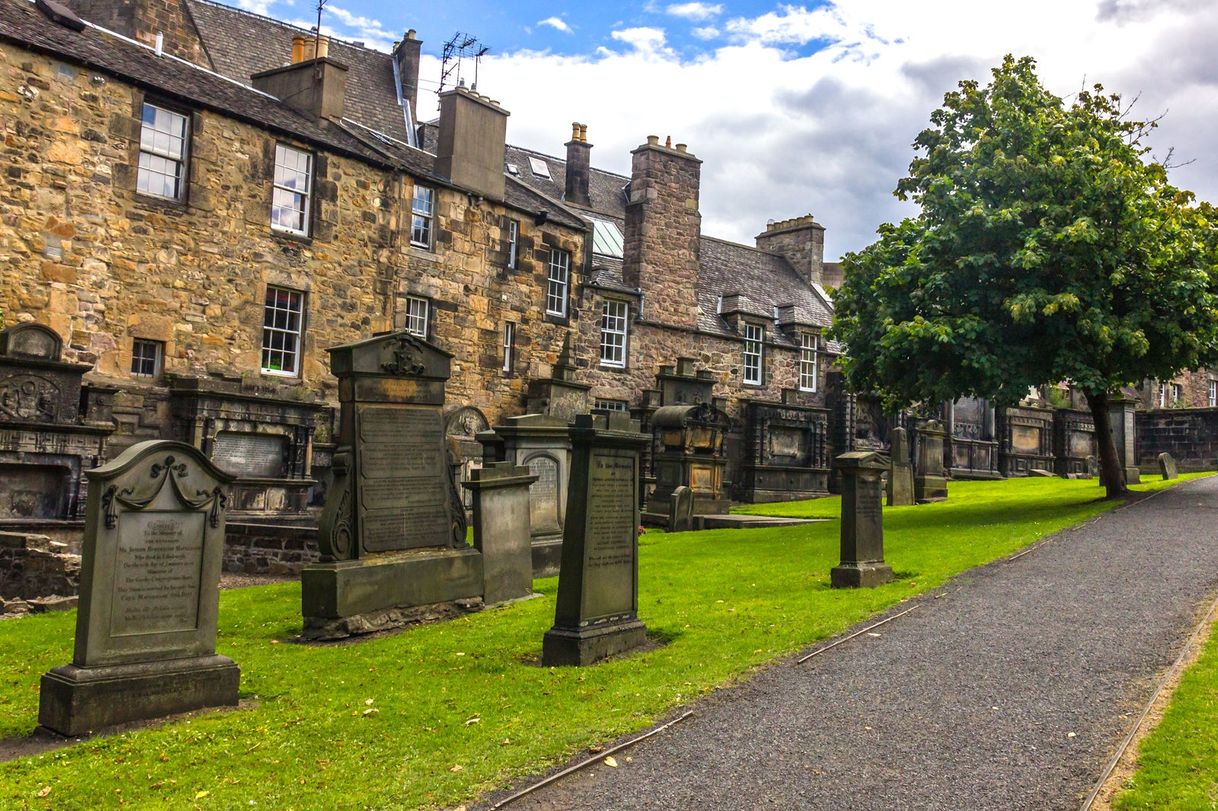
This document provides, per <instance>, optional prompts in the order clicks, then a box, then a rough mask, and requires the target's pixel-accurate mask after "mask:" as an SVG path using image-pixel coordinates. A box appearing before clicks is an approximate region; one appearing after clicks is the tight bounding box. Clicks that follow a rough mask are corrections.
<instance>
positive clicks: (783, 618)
mask: <svg viewBox="0 0 1218 811" xmlns="http://www.w3.org/2000/svg"><path fill="white" fill-rule="evenodd" d="M1167 484H1168V483H1166V482H1160V481H1156V482H1151V483H1149V484H1147V485H1142V486H1140V488H1139V489H1143V490H1148V489H1157V488H1160V487H1162V486H1166V485H1167ZM1098 496H1099V488H1098V487H1097V486H1096V485H1095V483H1094V482H1089V481H1064V480H1061V479H1024V480H1011V481H1002V482H961V483H955V482H953V483H952V484H951V498H950V500H949V501H947V502H945V503H942V504H935V505H926V506H920V507H899V508H893V509H888V510H886V511H885V524H886V557H887V560H888V562H889V563H890V565H892V567H893V568H894V569H895V570H896V572H897V575H898V579H897V581H896V582H894V583H891V584H889V585H886V586H883V587H880V588H877V589H872V590H851V591H839V590H832V589H830V588H829V582H828V580H829V569H830V568H831V567H832V566H833V565H834V564H835V563H836V562H837V561H836V555H837V552H838V524H837V523H836V522H828V523H821V524H809V525H805V526H798V527H788V528H764V529H756V530H718V531H709V532H700V533H676V534H663V533H654V534H648V535H644V536H643V537H642V538H641V539H640V552H639V558H640V566H639V615H640V618H641V619H642V620H643V621H644V622H645V623H646V624H647V626H648V628H649V630H650V631H651V632H653V633H654V634H656V635H658V636H660V637H661V638H663V639H665V640H666V641H667V642H668V644H666V645H664V646H663V647H660V648H658V649H655V650H651V651H648V652H647V653H644V654H640V655H636V656H634V657H630V658H628V659H623V660H619V661H613V662H608V663H603V664H600V665H598V666H595V667H590V668H555V669H551V668H543V667H539V666H537V665H536V663H535V662H536V658H537V656H538V655H539V653H540V649H541V637H542V633H543V632H544V631H545V630H546V629H547V628H549V626H550V624H551V623H552V621H553V616H554V597H555V592H556V588H557V580H556V579H554V578H550V579H546V580H540V581H537V583H536V587H537V589H538V590H539V591H540V592H541V593H542V594H543V598H542V599H536V600H531V601H527V602H523V603H517V604H514V605H511V606H508V607H505V608H501V609H494V610H488V611H484V612H481V613H479V614H473V615H469V616H467V617H464V618H461V619H458V620H454V621H451V622H446V623H441V624H436V625H431V626H427V627H421V628H416V629H413V630H410V631H407V632H404V633H400V634H396V635H391V636H383V637H380V638H376V639H368V640H364V641H361V642H358V643H355V644H349V645H341V646H333V645H332V646H304V645H298V644H294V643H292V642H291V641H290V640H291V638H292V637H293V636H294V635H295V634H296V633H297V632H298V631H299V629H300V615H299V610H300V609H299V605H300V589H299V586H298V585H297V584H282V585H273V586H262V587H254V588H246V589H238V590H231V591H226V592H224V593H223V595H222V598H221V605H220V629H219V640H220V644H219V649H220V652H221V653H224V654H226V655H229V656H231V657H232V658H233V659H234V660H236V661H237V663H238V664H239V665H240V666H241V669H242V681H241V693H242V698H243V700H244V701H246V702H247V706H245V707H243V708H242V709H240V710H234V711H225V712H212V713H206V714H201V715H198V716H195V717H191V718H189V719H180V720H177V721H172V722H169V723H165V724H161V725H158V726H154V727H150V728H145V729H140V730H135V731H131V732H127V733H124V734H121V735H115V736H112V737H107V738H95V739H92V740H89V741H86V742H84V743H80V744H77V745H74V746H71V747H69V748H65V749H60V750H57V751H54V752H49V753H45V754H42V755H37V756H31V757H26V758H22V759H19V760H14V761H11V762H8V763H5V764H0V807H15V808H24V807H31V808H56V809H70V808H97V807H107V806H118V805H128V806H131V807H164V806H171V807H175V808H176V807H183V808H184V807H191V806H192V805H197V806H199V807H206V806H210V807H217V808H232V807H236V806H242V807H249V805H251V804H256V805H257V806H260V807H268V806H269V807H274V808H318V807H335V808H338V807H350V808H362V807H406V808H411V807H420V806H422V807H437V806H451V805H455V804H457V803H459V802H462V801H464V800H468V799H470V798H471V797H474V796H475V795H477V794H479V793H481V792H484V791H487V790H490V789H494V788H496V787H500V786H502V785H504V784H506V783H508V782H510V781H513V780H515V779H517V778H519V777H521V776H523V775H526V774H530V773H536V772H539V771H543V770H545V769H546V768H548V767H550V766H552V765H554V764H556V763H560V762H562V761H564V760H566V759H567V758H569V757H570V756H571V755H573V754H575V753H577V752H579V751H580V750H582V749H584V748H586V747H588V746H591V745H593V744H596V743H599V742H603V741H606V740H608V739H612V738H614V737H616V736H618V735H621V734H623V733H629V732H634V731H637V730H640V729H643V728H645V727H647V726H648V725H650V724H652V723H654V722H655V721H656V720H657V719H659V718H661V717H663V716H664V715H665V714H666V713H668V712H670V711H671V710H672V709H673V708H674V707H676V706H678V705H680V704H682V703H685V702H688V701H690V700H692V699H694V698H696V697H698V696H700V695H702V694H704V693H706V692H708V691H710V690H713V689H715V688H716V687H720V686H723V685H725V684H729V683H731V682H733V681H735V680H738V679H740V678H742V677H744V676H745V675H747V673H748V672H749V671H750V670H751V669H753V668H756V667H758V666H760V665H763V664H765V663H767V662H770V661H773V660H774V659H777V658H779V657H782V656H784V655H786V654H789V653H791V652H793V651H796V650H798V649H800V648H802V647H804V646H806V645H808V644H810V643H812V642H815V641H817V640H820V639H824V638H826V637H830V636H833V635H835V634H837V633H839V632H841V631H842V630H844V629H845V628H848V627H849V626H850V625H852V624H854V623H857V622H859V621H861V620H863V619H865V618H866V617H868V616H870V615H873V614H875V613H876V612H878V611H882V610H884V609H885V608H887V607H889V606H891V605H893V604H894V603H897V602H899V601H901V600H903V599H906V598H908V597H910V596H912V595H914V594H918V593H920V592H923V591H926V590H927V589H933V588H935V587H937V586H939V585H941V584H942V583H943V582H944V581H946V580H947V579H949V578H950V577H952V576H954V575H956V574H958V573H960V572H962V571H964V570H966V569H969V568H972V567H974V566H977V565H980V564H983V563H986V562H988V561H991V560H994V559H996V558H999V557H1002V556H1004V555H1008V554H1010V553H1012V552H1014V551H1016V550H1018V549H1020V548H1021V547H1024V546H1026V545H1028V544H1030V543H1033V542H1034V541H1036V540H1037V539H1039V538H1041V537H1043V536H1045V535H1047V534H1049V533H1052V532H1055V531H1057V530H1059V529H1062V528H1064V527H1067V526H1071V525H1074V524H1077V523H1079V522H1081V521H1084V520H1086V519H1088V518H1091V517H1093V516H1095V515H1097V514H1099V513H1101V512H1103V511H1105V510H1107V509H1109V508H1110V507H1111V506H1112V505H1111V504H1108V503H1105V502H1102V501H1099V500H1098ZM823 506H824V505H818V504H810V503H807V502H805V503H803V504H802V506H800V505H798V504H788V505H782V508H783V509H784V510H788V509H789V510H800V509H802V510H804V511H807V512H817V511H819V510H821V509H823ZM74 622H75V616H74V614H71V613H68V614H55V615H42V616H35V617H29V618H26V619H22V620H18V621H8V622H3V623H0V738H5V737H11V736H20V735H25V734H28V733H30V732H31V730H32V729H33V727H34V725H35V722H36V718H37V708H38V679H39V677H40V675H41V674H42V673H43V672H45V671H46V670H48V669H49V668H51V667H54V666H56V665H60V664H64V663H66V662H68V661H69V660H70V658H71V647H72V634H73V627H74ZM369 710H375V712H368V711H369ZM40 795H41V796H40Z"/></svg>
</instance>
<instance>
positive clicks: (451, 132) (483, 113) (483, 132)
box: [436, 87, 511, 200]
mask: <svg viewBox="0 0 1218 811" xmlns="http://www.w3.org/2000/svg"><path fill="white" fill-rule="evenodd" d="M509 115H511V113H509V112H508V111H507V110H505V109H503V108H502V107H500V106H499V103H498V102H496V101H493V100H492V99H489V98H487V97H486V96H482V95H479V94H478V93H477V92H475V91H473V90H470V89H469V88H466V87H458V88H457V89H455V90H449V91H447V92H445V93H441V94H440V135H439V141H438V142H437V144H436V174H438V175H440V176H441V177H446V178H448V179H449V180H451V181H452V182H453V184H454V185H456V186H459V187H460V188H462V189H465V190H467V191H472V192H476V193H477V194H481V195H483V196H485V197H489V198H490V199H492V200H502V199H503V184H504V180H503V150H504V145H505V144H506V141H507V119H508V116H509Z"/></svg>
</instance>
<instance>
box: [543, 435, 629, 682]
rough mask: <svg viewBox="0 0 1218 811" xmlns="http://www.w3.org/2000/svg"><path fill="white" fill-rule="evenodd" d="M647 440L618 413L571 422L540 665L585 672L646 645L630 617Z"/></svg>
mask: <svg viewBox="0 0 1218 811" xmlns="http://www.w3.org/2000/svg"><path fill="white" fill-rule="evenodd" d="M648 441H649V438H648V436H647V435H646V434H643V433H640V432H639V424H638V422H637V421H635V420H631V419H630V418H629V417H628V416H627V415H625V414H610V415H608V416H607V417H601V416H596V417H593V416H582V417H577V418H576V420H575V425H574V426H572V428H571V444H572V449H573V451H572V459H571V487H570V490H569V493H568V497H567V523H566V529H565V532H564V535H563V546H562V569H561V571H560V572H559V576H558V605H557V608H556V609H555V612H554V627H553V628H551V629H550V630H549V631H547V632H546V634H545V638H544V640H543V642H542V663H543V664H545V665H588V664H592V663H593V662H596V661H598V660H600V659H604V658H606V657H608V656H613V655H615V654H618V653H622V652H624V651H627V650H630V649H631V648H635V647H637V646H639V645H641V644H642V643H643V641H644V640H645V638H646V628H644V627H643V623H641V622H640V621H639V618H638V605H639V560H638V549H639V546H638V526H639V508H638V500H637V494H638V487H639V452H640V451H641V450H642V448H643V446H645V445H646V444H647V443H648Z"/></svg>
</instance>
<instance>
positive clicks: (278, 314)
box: [262, 285, 304, 376]
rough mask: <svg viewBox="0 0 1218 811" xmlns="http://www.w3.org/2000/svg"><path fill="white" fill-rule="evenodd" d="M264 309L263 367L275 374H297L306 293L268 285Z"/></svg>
mask: <svg viewBox="0 0 1218 811" xmlns="http://www.w3.org/2000/svg"><path fill="white" fill-rule="evenodd" d="M262 312H263V316H262V371H264V372H266V373H267V374H273V375H289V376H290V375H295V374H297V373H298V372H299V371H300V336H301V330H302V326H303V324H302V322H303V320H304V293H301V292H299V291H296V290H288V289H286V288H283V287H271V286H270V285H267V288H266V306H265V307H264V308H263V311H262Z"/></svg>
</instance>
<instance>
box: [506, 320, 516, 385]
mask: <svg viewBox="0 0 1218 811" xmlns="http://www.w3.org/2000/svg"><path fill="white" fill-rule="evenodd" d="M515 361H516V324H515V322H513V321H504V322H503V371H505V372H507V373H508V374H511V373H512V368H513V366H514V365H515Z"/></svg>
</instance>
